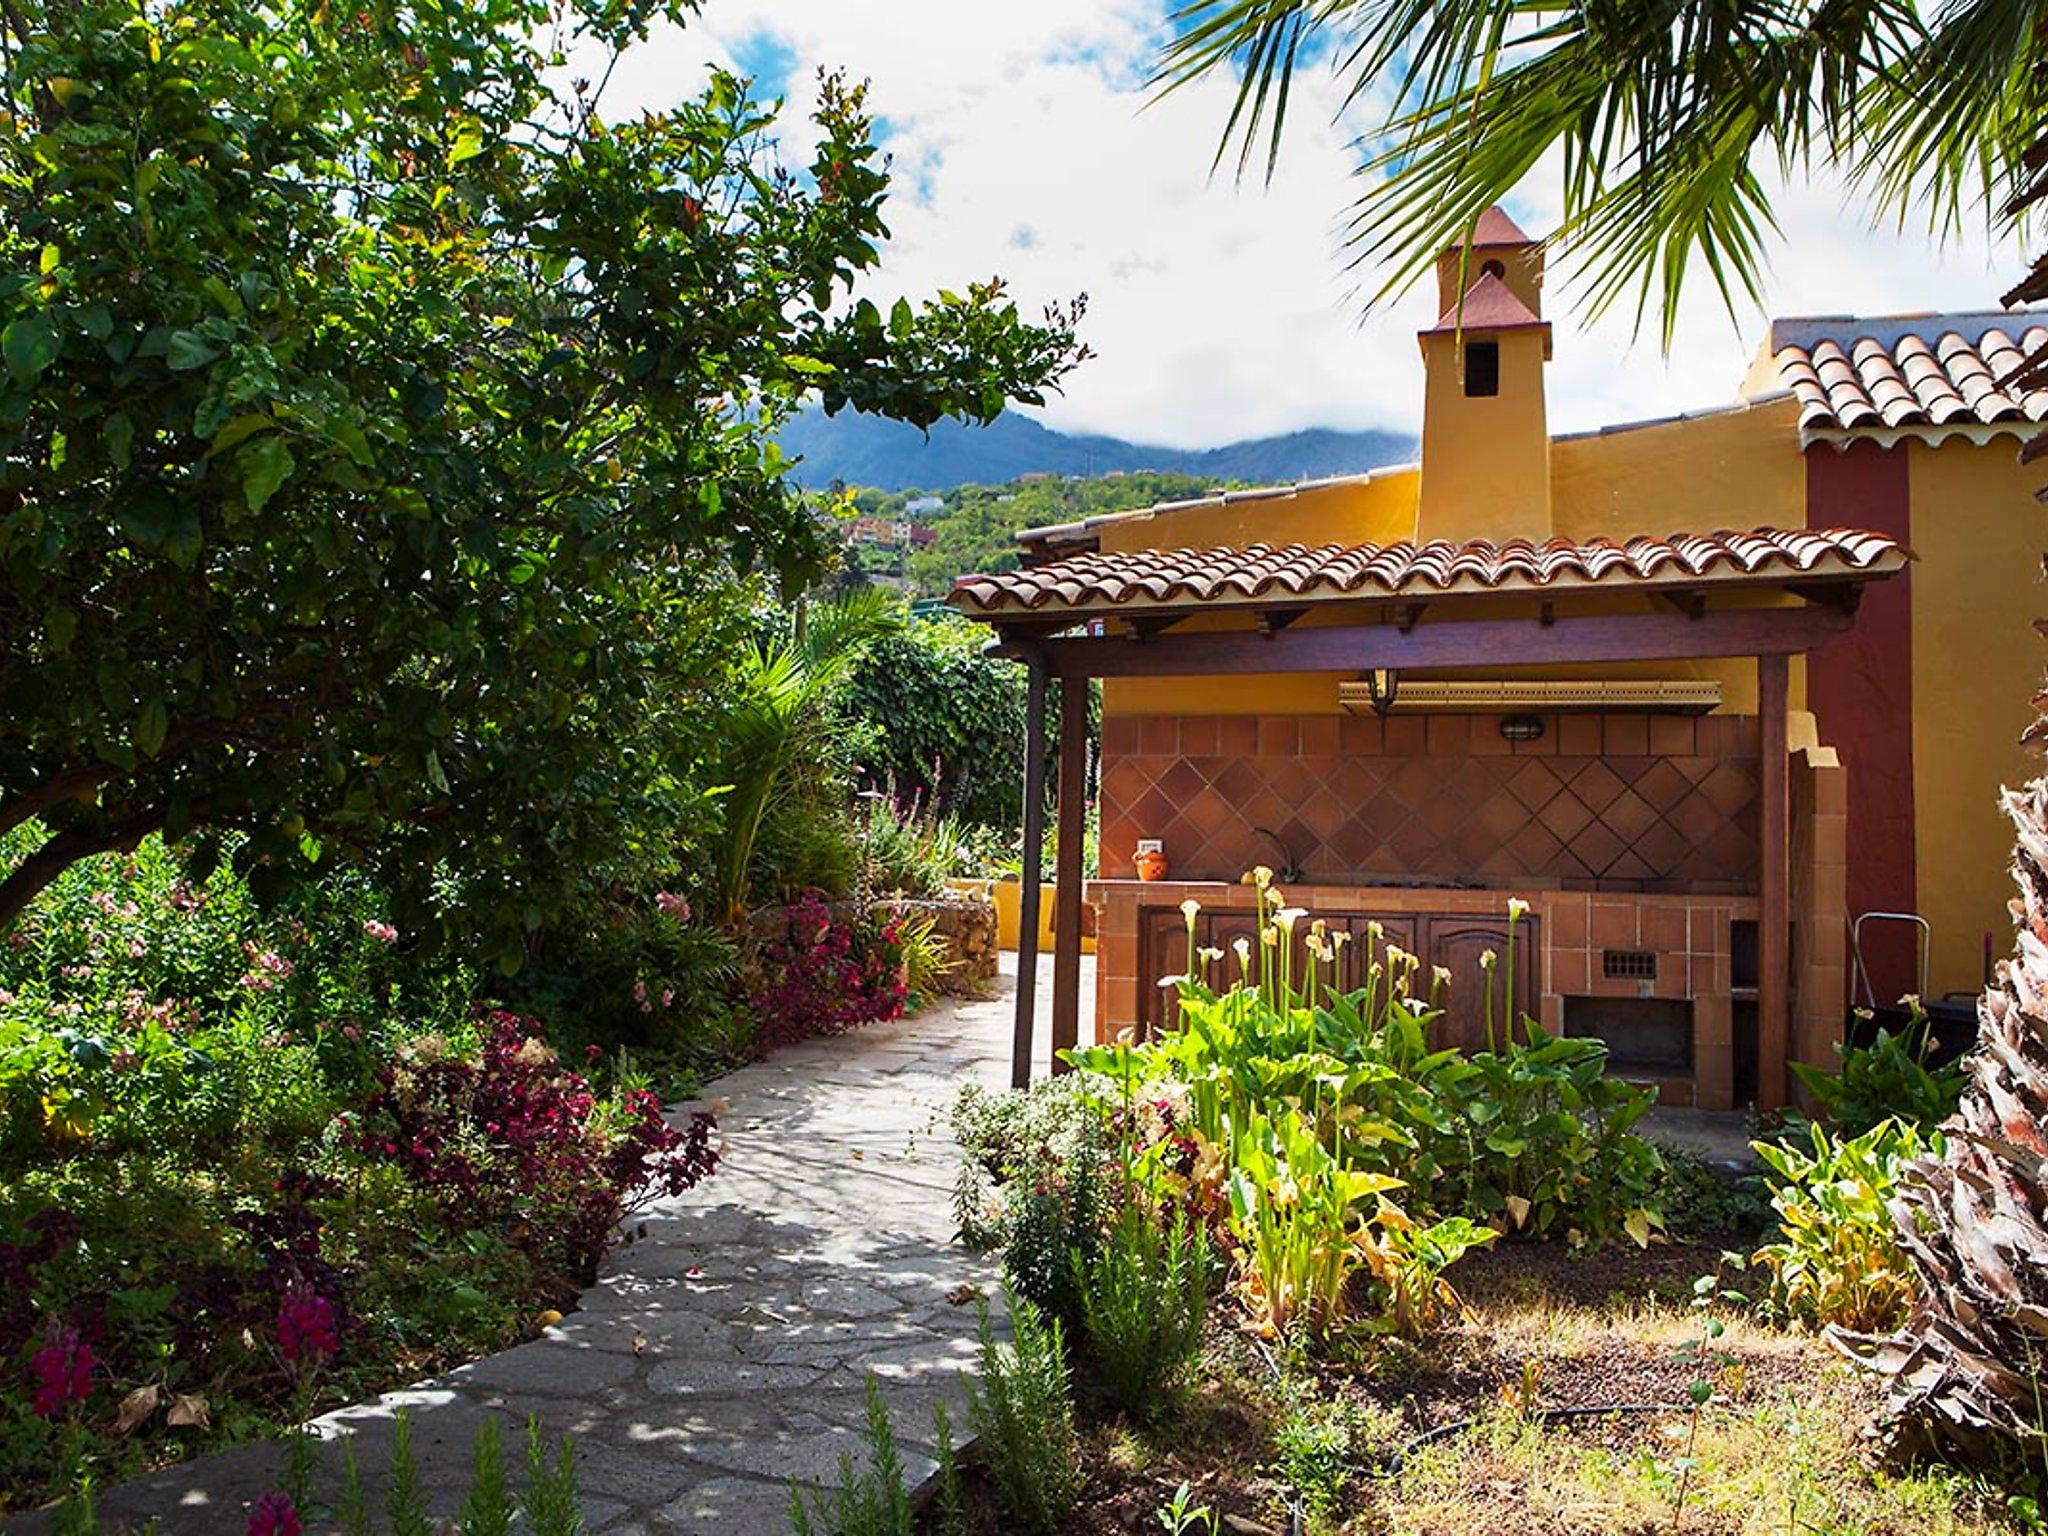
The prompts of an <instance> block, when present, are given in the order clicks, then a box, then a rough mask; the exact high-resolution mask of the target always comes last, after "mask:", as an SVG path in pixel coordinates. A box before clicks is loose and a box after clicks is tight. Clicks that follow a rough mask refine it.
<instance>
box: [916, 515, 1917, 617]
mask: <svg viewBox="0 0 2048 1536" xmlns="http://www.w3.org/2000/svg"><path fill="white" fill-rule="evenodd" d="M1906 558H1907V557H1906V552H1905V551H1904V550H1903V549H1901V548H1900V546H1899V545H1898V544H1897V543H1896V542H1895V541H1893V540H1891V539H1888V538H1885V537H1884V536H1883V535H1881V534H1875V533H1867V532H1864V531H1862V530H1860V529H1854V528H1820V529H1809V528H1800V529H1790V530H1775V529H1769V528H1759V529H1757V530H1756V531H1754V532H1752V533H1714V534H1684V533H1681V534H1673V535H1671V536H1670V537H1668V538H1661V539H1659V538H1649V537H1640V538H1632V539H1629V540H1627V541H1626V542H1625V543H1615V542H1614V541H1612V540H1609V539H1593V540H1590V541H1588V542H1586V543H1575V542H1573V541H1572V540H1569V539H1549V540H1547V541H1545V542H1544V543H1541V544H1534V543H1531V542H1530V541H1528V540H1526V539H1515V540H1511V541H1510V542H1508V543H1506V544H1493V543H1489V542H1486V541H1484V540H1480V541H1475V542H1473V543H1469V544H1453V543H1450V542H1449V541H1447V540H1442V539H1438V540H1432V541H1431V542H1429V543H1426V544H1421V545H1416V544H1413V543H1401V544H1350V545H1345V544H1323V545H1318V546H1315V547H1309V546H1306V545H1301V544H1290V545H1286V546H1281V547H1276V546H1273V545H1269V544H1251V545H1247V546H1244V547H1242V548H1220V549H1141V550H1127V551H1122V552H1103V551H1091V552H1089V553H1085V554H1076V555H1070V556H1067V557H1065V558H1063V559H1059V560H1054V561H1051V562H1048V563H1046V564H1043V565H1039V566H1035V567H1028V568H1026V569H1024V570H1018V571H1010V572H1006V573H1003V574H1001V575H994V576H980V575H976V576H963V577H961V578H960V579H959V580H958V581H957V582H955V583H954V585H953V593H952V597H951V599H950V601H951V602H952V603H953V604H954V606H956V607H958V608H960V609H961V610H963V611H964V612H966V613H967V614H968V615H969V616H970V617H974V618H987V619H997V618H1002V617H1005V616H1010V617H1015V616H1021V615H1023V614H1039V615H1042V616H1046V617H1057V616H1059V615H1062V614H1066V613H1072V614H1075V615H1077V616H1079V615H1083V614H1087V613H1091V612H1097V611H1102V610H1106V609H1125V610H1137V609H1156V608H1190V607H1205V606H1211V605H1220V606H1246V605H1272V604H1275V603H1286V602H1289V601H1323V600H1332V599H1340V598H1352V599H1368V598H1398V597H1411V598H1412V597H1432V596H1436V595H1439V594H1444V593H1472V592H1510V591H1528V590H1531V589H1545V590H1557V589H1560V588H1575V587H1588V586H1596V587H1602V588H1613V587H1630V586H1645V585H1647V586H1653V587H1665V588H1670V587H1698V586H1706V585H1723V584H1729V583H1736V584H1740V583H1750V584H1770V583H1773V582H1779V583H1782V582H1785V581H1788V580H1800V579H1822V578H1828V577H1857V576H1877V575H1886V574H1889V573H1890V572H1892V571H1895V570H1898V569H1899V568H1900V567H1901V566H1902V565H1903V564H1904V563H1905V560H1906Z"/></svg>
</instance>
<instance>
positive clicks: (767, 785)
mask: <svg viewBox="0 0 2048 1536" xmlns="http://www.w3.org/2000/svg"><path fill="white" fill-rule="evenodd" d="M901 623H902V613H901V610H900V609H899V608H898V607H897V605H896V604H895V603H894V601H892V600H891V599H889V598H888V597H886V596H885V595H884V594H882V593H880V592H873V591H869V592H857V593H852V594H850V595H847V596H844V597H840V598H836V599H834V600H833V601H832V602H829V603H824V604H820V605H819V606H817V607H816V608H813V609H810V610H808V611H806V612H804V613H802V614H800V615H799V616H798V620H797V622H796V624H795V625H794V626H793V628H792V629H791V631H790V632H789V633H786V634H778V635H773V636H770V637H768V638H765V639H760V640H755V641H752V642H750V643H749V644H748V645H746V646H744V647H742V648H741V650H740V653H739V658H738V661H737V663H736V664H735V666H734V669H733V673H732V676H731V678H730V682H729V686H730V688H731V699H732V702H731V705H730V706H729V708H728V709H727V711H726V714H725V717H724V719H723V721H722V722H721V729H720V733H719V735H720V745H719V751H718V755H717V758H716V759H715V761H716V765H717V774H718V779H719V782H720V783H721V784H723V785H726V786H728V792H727V796H726V807H725V822H724V827H723V829H722V831H721V833H720V835H719V839H718V842H717V844H716V846H715V848H714V850H713V853H714V858H713V864H714V875H715V878H716V880H717V886H718V894H719V897H720V899H721V900H722V901H723V902H724V904H725V917H726V920H727V922H728V923H729V924H732V925H734V926H737V925H738V924H739V923H740V922H741V921H742V919H744V918H745V916H746V912H747V907H748V905H749V904H750V899H751V897H752V894H753V890H754V877H755V875H756V874H757V873H758V871H757V869H756V864H757V857H756V855H757V849H758V845H759V843H760V841H761V835H762V830H763V828H764V827H765V826H766V825H767V824H768V822H769V819H770V817H771V816H772V815H773V814H774V813H775V811H776V809H777V807H778V805H779V804H780V803H781V802H783V801H785V800H786V799H787V798H788V797H789V796H791V795H793V794H800V793H801V792H802V791H803V789H804V788H805V775H804V773H803V772H802V770H803V769H804V768H805V767H806V766H807V765H809V766H812V767H815V768H817V769H820V770H822V771H826V772H829V771H830V770H831V768H832V766H833V764H834V762H835V760H836V759H837V757H838V750H837V749H838V748H839V747H840V746H841V745H842V741H843V733H844V729H845V726H844V721H843V720H842V718H841V716H840V715H839V713H838V712H837V711H836V710H834V709H833V707H832V699H833V696H834V694H835V692H836V691H837V690H838V688H839V687H840V685H841V684H842V683H843V682H844V680H845V678H846V676H847V674H848V673H849V672H850V671H851V670H852V668H853V666H854V665H855V663H856V662H857V661H858V660H859V659H860V657H861V655H862V653H863V652H864V651H865V650H866V649H867V648H868V647H869V646H871V645H873V644H874V643H875V642H876V641H877V640H879V639H881V638H883V637H884V636H887V635H891V634H893V633H895V632H896V631H897V629H898V626H899V625H900V624H901ZM833 787H834V788H835V789H836V785H835V786H833ZM838 798H839V797H838V796H837V795H836V794H834V795H832V796H830V797H829V800H830V801H836V800H837V799H838ZM831 808H832V809H834V810H836V809H837V807H836V805H833V806H832V807H831Z"/></svg>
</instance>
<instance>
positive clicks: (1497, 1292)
mask: <svg viewBox="0 0 2048 1536" xmlns="http://www.w3.org/2000/svg"><path fill="white" fill-rule="evenodd" d="M1720 1260H1721V1248H1720V1246H1719V1245H1718V1244H1715V1243H1689V1242H1679V1243H1656V1244H1653V1245H1652V1246H1650V1247H1649V1248H1637V1247H1635V1246H1634V1245H1632V1244H1631V1245H1622V1244H1610V1245H1609V1246H1607V1247H1605V1248H1600V1249H1596V1250H1594V1251H1592V1252H1590V1253H1576V1252H1574V1251H1573V1250H1572V1249H1570V1248H1568V1247H1566V1246H1565V1245H1564V1244H1563V1243H1503V1244H1499V1245H1497V1246H1494V1247H1491V1248H1482V1249H1480V1250H1479V1251H1478V1252H1477V1253H1471V1254H1467V1255H1466V1256H1465V1257H1464V1258H1463V1259H1462V1260H1460V1261H1459V1263H1458V1267H1457V1268H1456V1269H1455V1270H1453V1271H1452V1272H1451V1278H1452V1279H1453V1280H1454V1281H1455V1282H1456V1283H1457V1287H1458V1292H1459V1294H1460V1295H1462V1296H1463V1297H1464V1298H1465V1299H1466V1300H1467V1301H1468V1302H1470V1303H1472V1304H1473V1305H1474V1306H1482V1305H1485V1304H1487V1303H1503V1302H1507V1303H1527V1302H1533V1301H1544V1302H1548V1303H1550V1304H1552V1305H1572V1306H1582V1307H1604V1306H1610V1305H1612V1304H1614V1303H1615V1302H1617V1301H1624V1302H1644V1301H1664V1302H1677V1303H1680V1304H1683V1303H1685V1302H1688V1301H1690V1300H1691V1299H1692V1288H1693V1282H1694V1281H1695V1280H1697V1279H1698V1278H1699V1277H1700V1276H1701V1275H1710V1274H1712V1273H1714V1270H1715V1268H1716V1266H1717V1265H1719V1263H1720Z"/></svg>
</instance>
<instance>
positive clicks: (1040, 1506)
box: [970, 1291, 1081, 1536]
mask: <svg viewBox="0 0 2048 1536" xmlns="http://www.w3.org/2000/svg"><path fill="white" fill-rule="evenodd" d="M1005 1300H1006V1302H1007V1304H1008V1307H1009V1313H1010V1335H1011V1342H1010V1343H1009V1344H1002V1343H1000V1342H998V1341H997V1339H996V1335H995V1325H994V1322H993V1321H992V1320H991V1318H990V1317H989V1314H988V1309H987V1307H986V1306H984V1307H983V1308H982V1313H981V1379H980V1380H979V1381H978V1382H976V1383H975V1385H974V1388H973V1391H972V1395H971V1398H970V1413H971V1417H972V1421H973V1425H974V1433H975V1436H976V1439H977V1442H978V1445H979V1449H980V1453H981V1459H982V1464H983V1465H984V1466H985V1467H986V1468H987V1470H988V1475H989V1478H990V1480H991V1481H992V1482H993V1483H994V1485H995V1493H996V1502H997V1504H998V1506H999V1507H1000V1508H1001V1510H1002V1513H1003V1515H1004V1518H1005V1522H1006V1523H1005V1524H1004V1525H1003V1527H1002V1529H1003V1530H1004V1531H1006V1532H1009V1531H1017V1532H1022V1533H1023V1536H1057V1533H1058V1532H1059V1531H1060V1530H1061V1528H1062V1526H1063V1524H1064V1522H1065V1520H1066V1518H1067V1516H1068V1515H1069V1514H1071V1513H1072V1512H1073V1508H1074V1503H1075V1501H1076V1500H1077V1499H1078V1498H1079V1497H1080V1492H1081V1487H1080V1464H1079V1459H1078V1457H1079V1443H1078V1441H1077V1439H1076V1437H1075V1434H1074V1405H1073V1396H1072V1386H1071V1383H1070V1381H1069V1379H1068V1375H1067V1358H1066V1347H1065V1342H1064V1340H1063V1338H1062V1335H1061V1330H1060V1324H1059V1319H1058V1318H1055V1317H1048V1316H1046V1315H1045V1314H1043V1313H1041V1312H1040V1311H1039V1310H1038V1308H1037V1307H1036V1306H1034V1305H1033V1304H1032V1303H1031V1302H1030V1301H1028V1300H1026V1299H1025V1298H1024V1297H1022V1296H1019V1295H1017V1294H1016V1293H1015V1292H1014V1291H1011V1292H1008V1293H1007V1294H1006V1296H1005Z"/></svg>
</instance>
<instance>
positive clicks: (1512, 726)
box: [1500, 715, 1543, 741]
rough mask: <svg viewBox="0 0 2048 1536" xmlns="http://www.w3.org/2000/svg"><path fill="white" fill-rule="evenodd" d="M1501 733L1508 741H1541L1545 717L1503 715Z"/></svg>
mask: <svg viewBox="0 0 2048 1536" xmlns="http://www.w3.org/2000/svg"><path fill="white" fill-rule="evenodd" d="M1500 733H1501V736H1502V737H1503V738H1505V739H1506V740H1508V741H1541V740H1542V739H1543V717H1542V716H1541V715H1502V716H1501V719H1500Z"/></svg>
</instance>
